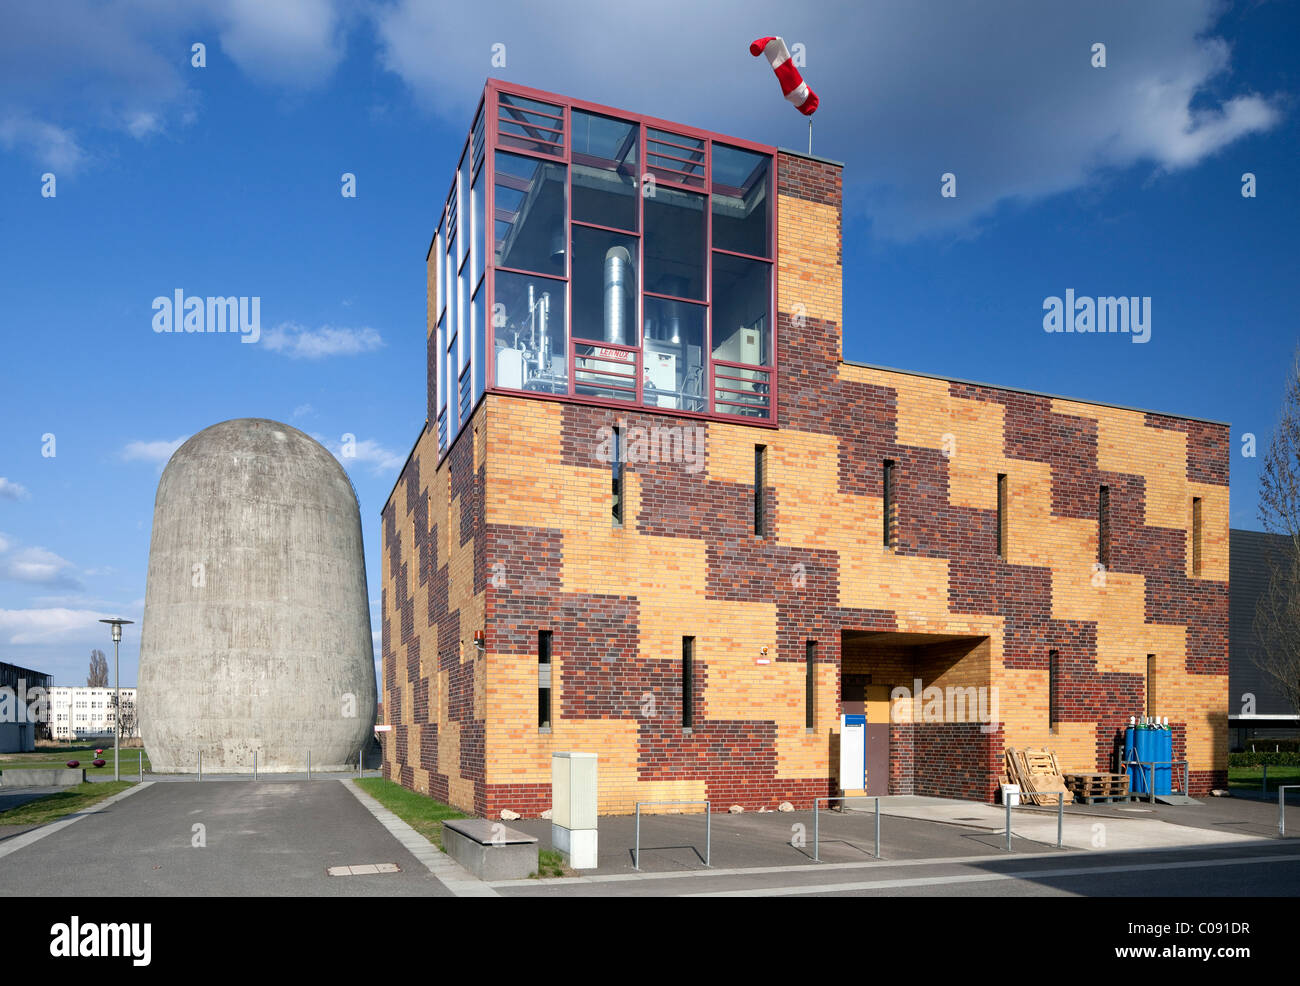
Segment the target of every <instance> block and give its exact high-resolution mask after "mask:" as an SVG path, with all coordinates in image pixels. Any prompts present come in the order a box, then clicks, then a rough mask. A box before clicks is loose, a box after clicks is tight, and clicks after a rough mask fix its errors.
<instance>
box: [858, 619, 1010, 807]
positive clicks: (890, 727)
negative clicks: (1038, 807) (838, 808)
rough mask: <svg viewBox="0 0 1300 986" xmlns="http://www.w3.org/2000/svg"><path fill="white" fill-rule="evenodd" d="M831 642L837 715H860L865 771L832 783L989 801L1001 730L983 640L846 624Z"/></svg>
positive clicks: (872, 790)
mask: <svg viewBox="0 0 1300 986" xmlns="http://www.w3.org/2000/svg"><path fill="white" fill-rule="evenodd" d="M840 645H841V646H840V655H841V667H840V705H841V711H842V712H843V713H844V714H845V715H852V716H863V717H865V720H866V727H865V733H866V736H865V742H866V755H865V762H866V770H865V775H866V776H865V778H863V779H861V780H859V779H857V778H856V777H852V778H841V779H840V786H841V788H842V789H843V790H844V791H845V792H846V793H858V792H861V793H864V794H869V795H886V794H921V795H931V796H938V797H961V798H976V799H978V800H989V799H990V798H991V797H992V793H993V791H994V789H995V787H996V784H997V777H996V773H997V758H998V756H999V754H1000V750H1001V730H1000V725H999V721H998V714H997V702H996V694H995V693H994V692H993V691H992V689H991V688H990V672H991V657H990V654H991V651H990V647H989V639H988V637H985V636H972V635H967V634H941V633H896V632H876V631H860V630H845V631H843V634H842V636H841V641H840ZM995 745H996V747H997V749H996V750H995V749H994V748H993V747H994V746H995ZM855 782H856V783H855Z"/></svg>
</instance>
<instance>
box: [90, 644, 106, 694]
mask: <svg viewBox="0 0 1300 986" xmlns="http://www.w3.org/2000/svg"><path fill="white" fill-rule="evenodd" d="M86 687H88V688H107V687H108V658H106V657H105V656H104V652H103V651H102V650H92V651H91V652H90V674H88V675H86Z"/></svg>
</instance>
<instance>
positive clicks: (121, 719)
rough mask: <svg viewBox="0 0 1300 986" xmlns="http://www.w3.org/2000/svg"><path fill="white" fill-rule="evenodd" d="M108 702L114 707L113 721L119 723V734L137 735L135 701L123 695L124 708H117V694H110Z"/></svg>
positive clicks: (122, 735)
mask: <svg viewBox="0 0 1300 986" xmlns="http://www.w3.org/2000/svg"><path fill="white" fill-rule="evenodd" d="M108 704H109V705H111V706H112V707H113V710H114V715H113V721H114V722H115V723H116V725H117V735H118V736H121V737H123V738H128V737H131V736H134V735H135V703H134V702H133V701H131V699H130V698H129V697H126V696H123V698H122V708H121V709H120V710H119V709H118V708H117V696H116V695H110V696H109V697H108Z"/></svg>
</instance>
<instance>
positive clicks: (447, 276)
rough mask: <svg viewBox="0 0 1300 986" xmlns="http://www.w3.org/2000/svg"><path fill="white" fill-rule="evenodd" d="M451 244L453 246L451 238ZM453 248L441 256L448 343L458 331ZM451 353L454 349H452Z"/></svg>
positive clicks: (457, 291)
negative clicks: (445, 297) (445, 293)
mask: <svg viewBox="0 0 1300 986" xmlns="http://www.w3.org/2000/svg"><path fill="white" fill-rule="evenodd" d="M452 246H453V247H454V246H455V240H454V238H453V241H452ZM454 254H455V250H454V249H453V250H452V251H451V252H450V253H448V254H447V256H445V257H444V258H443V261H442V265H443V275H442V283H443V284H445V285H447V339H448V343H450V341H451V340H453V339H455V338H456V333H457V332H459V331H460V311H459V309H458V308H457V307H456V302H457V300H458V295H459V294H460V291H459V289H458V288H457V283H456V261H455V257H454ZM452 352H453V354H454V352H455V350H452Z"/></svg>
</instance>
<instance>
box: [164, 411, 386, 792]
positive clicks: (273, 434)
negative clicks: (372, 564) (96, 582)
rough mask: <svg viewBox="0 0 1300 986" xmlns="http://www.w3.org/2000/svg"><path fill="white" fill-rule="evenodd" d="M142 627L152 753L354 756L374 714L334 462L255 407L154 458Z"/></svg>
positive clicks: (334, 764) (317, 762) (299, 764)
mask: <svg viewBox="0 0 1300 986" xmlns="http://www.w3.org/2000/svg"><path fill="white" fill-rule="evenodd" d="M148 579H149V580H148V585H147V588H146V591H145V608H144V621H143V625H142V627H141V633H140V684H139V689H140V690H139V706H140V728H141V732H142V734H143V736H144V742H145V747H146V749H147V750H148V752H149V757H150V759H151V761H152V765H153V769H154V771H157V772H164V773H165V772H171V771H185V772H193V771H195V770H196V769H197V767H198V754H199V751H200V750H201V751H202V754H203V772H204V773H205V774H206V773H220V772H223V771H238V772H241V773H247V772H249V771H251V769H252V765H253V755H254V753H256V754H257V769H258V772H259V773H260V772H263V771H266V772H276V771H300V770H303V769H304V768H305V765H306V762H307V756H308V753H309V752H310V755H311V762H312V767H313V769H317V768H318V769H322V770H327V769H338V768H341V767H343V766H345V765H346V764H347V763H349V762H353V763H355V759H356V753H357V750H358V749H359V748H360V746H361V744H362V742H363V741H365V740H366V739H367V738H368V736H369V734H370V731H371V728H372V726H373V723H374V715H375V700H376V699H375V678H374V654H373V644H372V638H371V634H370V608H369V600H368V594H367V590H366V571H365V559H364V554H363V549H362V542H361V515H360V511H359V509H358V506H357V500H356V495H355V494H354V493H353V491H352V484H351V483H350V482H349V481H348V478H347V475H346V473H344V471H343V468H342V467H341V466H340V465H339V463H338V462H337V461H336V460H335V459H334V457H333V456H332V455H331V454H330V453H329V451H328V450H326V449H325V448H324V447H323V446H321V445H320V443H318V442H316V441H315V440H314V439H312V438H310V437H309V436H307V435H304V434H303V433H302V432H300V431H298V430H297V429H296V428H291V427H289V426H288V425H284V424H280V423H278V422H275V421H268V420H265V419H259V418H242V419H238V420H234V421H224V422H222V423H221V424H217V425H213V426H212V427H210V428H207V429H205V430H204V431H201V432H199V434H197V435H195V436H194V437H193V438H191V439H190V440H189V441H187V442H186V443H185V444H184V445H182V446H181V447H180V448H179V449H177V450H176V453H175V454H174V455H173V456H172V458H171V461H170V462H168V464H167V468H166V469H165V470H163V475H162V479H161V480H160V481H159V484H158V496H157V500H156V501H155V504H154V521H153V539H152V541H151V543H150V547H149V577H148Z"/></svg>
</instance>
